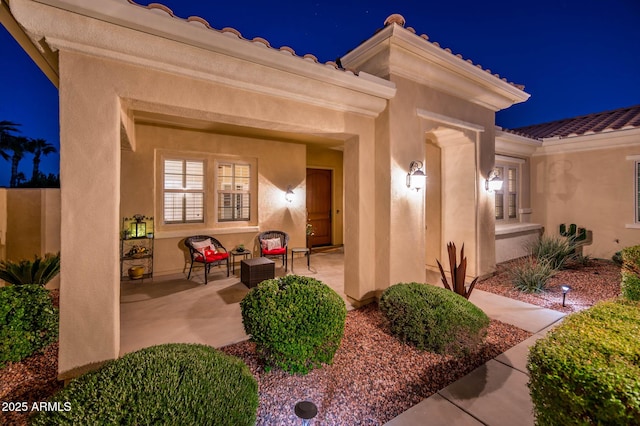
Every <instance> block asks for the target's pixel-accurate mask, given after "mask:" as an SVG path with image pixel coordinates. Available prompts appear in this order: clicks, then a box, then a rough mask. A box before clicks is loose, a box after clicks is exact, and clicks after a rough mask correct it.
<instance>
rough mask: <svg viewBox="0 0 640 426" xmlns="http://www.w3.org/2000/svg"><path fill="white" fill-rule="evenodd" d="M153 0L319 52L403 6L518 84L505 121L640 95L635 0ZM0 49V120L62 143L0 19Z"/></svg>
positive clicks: (3, 168) (33, 73) (328, 52)
mask: <svg viewBox="0 0 640 426" xmlns="http://www.w3.org/2000/svg"><path fill="white" fill-rule="evenodd" d="M95 1H98V0H95ZM139 2H140V3H141V4H147V3H148V2H146V1H144V0H139ZM159 2H160V3H163V4H165V5H166V6H168V7H169V8H170V9H172V10H173V12H174V14H175V15H177V16H180V17H183V18H187V17H189V16H192V15H196V16H201V17H203V18H205V19H206V20H207V21H208V22H209V23H210V24H211V26H212V27H214V28H217V29H221V28H224V27H233V28H236V29H237V30H239V31H240V32H241V33H242V35H243V36H244V37H245V38H248V39H251V38H253V37H263V38H265V39H267V40H268V41H269V42H270V43H271V45H272V46H273V47H276V48H277V47H280V46H283V45H285V46H290V47H292V48H293V49H294V50H295V51H296V53H297V54H299V55H304V54H306V53H312V54H314V55H316V56H317V57H318V59H319V60H320V61H322V62H325V61H328V60H334V59H336V58H337V57H339V56H341V55H343V54H344V53H346V52H347V51H348V50H350V49H352V48H353V47H355V46H357V45H358V44H359V43H360V42H362V41H364V40H366V39H367V38H369V37H370V36H371V35H372V34H373V33H374V32H375V30H376V29H378V28H381V27H382V24H383V22H384V20H385V18H386V17H387V16H389V15H390V14H392V13H400V14H402V15H403V16H404V17H405V19H406V21H407V25H406V26H411V27H413V28H415V29H416V32H417V33H418V34H427V35H428V36H429V38H430V40H431V41H437V42H438V43H440V45H441V46H442V47H448V48H450V49H451V50H452V51H453V52H454V53H459V54H461V55H462V56H463V57H464V58H469V59H471V60H472V61H473V62H474V63H477V64H481V65H482V66H483V67H484V68H489V69H491V70H492V71H493V72H494V73H498V74H500V75H501V76H503V77H506V78H507V79H508V80H509V81H513V82H515V83H519V84H524V85H525V91H526V92H528V93H530V94H531V98H530V99H529V101H527V102H526V103H524V104H519V105H515V106H513V107H511V108H509V109H508V110H505V111H502V112H499V113H498V114H497V117H496V123H497V124H498V125H500V126H503V127H507V128H516V127H520V126H524V125H529V124H536V123H542V122H546V121H552V120H557V119H562V118H568V117H574V116H578V115H582V114H588V113H592V112H599V111H606V110H611V109H616V108H620V107H625V106H631V105H636V104H640V78H639V76H640V53H639V48H640V29H638V28H639V27H640V25H639V23H640V1H638V0H582V1H580V0H566V1H563V0H536V1H528V2H523V1H520V2H518V1H516V2H514V1H513V0H510V1H506V0H505V1H501V0H494V1H492V0H487V1H477V0H473V1H471V0H449V1H443V2H437V3H436V2H428V1H424V0H423V1H409V0H396V1H395V2H391V1H369V2H361V1H345V0H342V1H336V0H332V1H320V0H318V1H301V2H299V3H298V4H295V3H293V2H291V1H290V0H279V1H270V2H266V1H254V0H244V1H230V0H226V1H220V2H219V1H215V2H203V1H201V0H200V1H196V0H164V1H162V0H159ZM0 58H2V61H1V62H0V81H2V90H1V92H0V93H1V94H2V95H1V97H0V120H10V121H14V122H16V123H20V124H22V126H21V128H22V135H24V136H27V137H30V138H44V139H46V140H47V141H49V142H50V143H53V144H55V145H56V146H59V126H58V104H57V102H58V97H57V90H56V88H55V87H54V86H53V85H52V84H51V83H50V82H49V81H48V80H47V79H46V77H45V76H44V75H43V74H42V73H41V72H40V71H39V69H38V68H37V67H36V66H35V65H34V64H33V63H32V62H31V60H30V59H29V58H28V57H27V56H26V55H25V54H24V53H23V52H22V51H21V49H20V48H19V47H18V45H17V43H15V42H14V41H13V39H12V38H11V37H10V36H9V35H8V33H7V32H6V31H5V30H4V28H2V27H0ZM58 162H59V157H58V156H57V155H51V156H49V157H47V158H45V159H44V160H43V164H42V166H41V167H42V170H43V171H44V172H45V173H49V172H53V173H58ZM31 165H32V164H31V158H30V157H29V156H26V157H25V159H24V160H22V162H21V164H20V166H21V167H20V170H21V171H22V172H23V173H24V174H25V175H26V176H27V177H29V176H31V168H32V167H31ZM8 176H9V163H8V162H6V161H3V160H2V159H0V186H7V185H8V180H9V177H8Z"/></svg>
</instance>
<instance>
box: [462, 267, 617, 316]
mask: <svg viewBox="0 0 640 426" xmlns="http://www.w3.org/2000/svg"><path fill="white" fill-rule="evenodd" d="M518 262H522V260H514V261H511V262H506V263H502V264H500V265H498V269H497V271H496V273H495V274H494V275H493V276H491V277H489V278H487V279H484V280H482V281H478V283H477V284H476V287H475V288H476V289H480V290H484V291H488V292H491V293H494V294H498V295H500V296H505V297H508V298H510V299H516V300H521V301H523V302H527V303H531V304H532V305H538V306H542V307H544V308H548V309H553V310H554V311H560V312H564V313H567V314H569V313H571V312H578V311H582V310H585V309H587V308H589V307H591V306H593V305H594V304H595V303H597V302H599V301H601V300H606V299H612V298H615V297H618V296H619V295H620V279H621V277H620V266H618V265H616V264H615V263H614V262H613V261H611V260H605V259H592V260H590V261H589V263H588V264H587V265H586V266H583V265H580V264H575V263H573V264H571V263H570V264H569V265H568V266H569V268H567V269H564V270H561V271H559V272H558V273H557V274H556V275H554V276H553V277H552V278H551V279H550V280H549V284H548V287H547V291H545V292H544V293H540V294H530V293H523V292H521V291H518V290H516V289H514V288H513V286H512V285H511V281H510V279H509V269H510V268H511V267H513V266H514V265H515V264H517V263H518ZM562 285H568V286H569V287H571V290H570V291H569V292H568V293H567V295H566V300H565V306H564V307H563V306H562V290H561V289H560V287H561V286H562Z"/></svg>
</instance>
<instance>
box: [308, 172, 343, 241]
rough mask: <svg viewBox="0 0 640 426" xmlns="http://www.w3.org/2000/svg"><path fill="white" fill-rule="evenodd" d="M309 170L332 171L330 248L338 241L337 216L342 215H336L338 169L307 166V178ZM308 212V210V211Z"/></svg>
mask: <svg viewBox="0 0 640 426" xmlns="http://www.w3.org/2000/svg"><path fill="white" fill-rule="evenodd" d="M309 169H317V170H330V171H331V241H330V242H329V246H332V245H333V244H334V243H335V241H336V220H335V217H336V214H342V212H339V213H336V204H337V203H336V199H335V197H336V187H335V186H336V168H335V167H331V166H310V165H308V164H307V166H306V168H305V176H306V171H307V170H309ZM305 185H306V177H305ZM305 207H306V199H305ZM307 211H308V210H307Z"/></svg>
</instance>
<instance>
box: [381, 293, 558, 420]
mask: <svg viewBox="0 0 640 426" xmlns="http://www.w3.org/2000/svg"><path fill="white" fill-rule="evenodd" d="M470 301H471V302H473V303H474V304H475V305H476V306H478V307H479V308H480V309H482V310H483V311H484V312H485V313H486V314H487V315H488V316H489V317H490V318H491V319H496V320H499V321H502V322H505V323H508V324H512V325H515V326H516V327H519V328H522V329H523V330H527V331H530V332H532V333H534V335H533V336H531V337H530V338H529V339H527V340H525V341H524V342H522V343H520V344H518V345H516V346H514V347H513V348H511V349H509V350H508V351H506V352H505V353H503V354H500V355H499V356H497V357H496V358H494V359H492V360H490V361H488V362H487V363H486V364H484V365H482V366H480V367H478V368H477V369H475V370H474V371H472V372H471V373H469V374H468V375H466V376H465V377H463V378H462V379H460V380H458V381H457V382H455V383H452V384H451V385H449V386H447V387H446V388H444V389H442V390H440V391H438V392H437V393H435V394H434V395H432V396H430V397H429V398H427V399H425V400H424V401H422V402H420V403H419V404H417V405H415V406H413V407H411V408H410V409H409V410H407V411H405V412H404V413H402V414H400V415H399V416H398V417H396V418H394V419H392V420H391V421H389V422H388V423H386V425H388V426H401V425H403V426H404V425H412V426H415V425H429V426H439V425H443V426H445V425H446V426H452V425H454V426H458V425H461V426H465V425H489V426H502V425H505V426H513V425H518V426H527V425H533V424H534V418H533V404H532V402H531V398H530V396H529V388H528V387H527V382H528V381H529V376H528V373H527V367H526V365H527V354H528V352H529V347H530V346H531V345H533V344H534V343H535V341H536V340H537V339H539V338H540V337H543V336H544V335H545V333H546V332H547V330H549V329H550V328H551V327H553V326H554V325H555V324H556V323H557V322H558V321H560V320H561V319H562V317H564V314H563V313H561V312H557V311H552V310H550V309H545V308H541V307H539V306H535V305H530V304H528V303H523V302H520V301H517V300H513V299H509V298H506V297H502V296H498V295H495V294H492V293H488V292H485V291H481V290H474V291H473V293H472V294H471V298H470Z"/></svg>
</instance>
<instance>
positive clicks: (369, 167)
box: [343, 132, 376, 305]
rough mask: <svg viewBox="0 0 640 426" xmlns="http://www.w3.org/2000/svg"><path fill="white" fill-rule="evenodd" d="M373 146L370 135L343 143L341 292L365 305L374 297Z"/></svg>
mask: <svg viewBox="0 0 640 426" xmlns="http://www.w3.org/2000/svg"><path fill="white" fill-rule="evenodd" d="M372 133H373V132H372ZM373 145H374V138H373V135H371V137H366V136H362V135H361V136H360V138H353V139H350V140H348V141H346V142H345V144H344V157H343V158H344V197H345V205H344V213H345V232H344V246H345V254H344V292H345V294H346V295H347V297H349V298H350V299H351V301H352V302H353V303H354V305H362V304H366V303H368V302H370V301H372V300H373V298H374V297H375V296H376V294H375V277H376V264H375V244H376V241H375V235H374V232H373V231H374V229H375V215H376V209H375V180H374V179H373V176H374V173H375V170H374V168H375V162H374V148H373Z"/></svg>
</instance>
